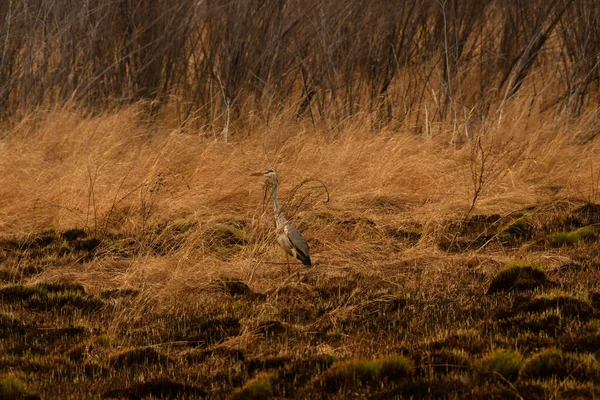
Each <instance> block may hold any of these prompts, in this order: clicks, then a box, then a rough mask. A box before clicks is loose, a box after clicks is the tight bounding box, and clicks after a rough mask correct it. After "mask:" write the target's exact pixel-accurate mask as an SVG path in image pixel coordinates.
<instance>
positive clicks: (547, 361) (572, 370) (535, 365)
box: [520, 349, 600, 381]
mask: <svg viewBox="0 0 600 400" xmlns="http://www.w3.org/2000/svg"><path fill="white" fill-rule="evenodd" d="M520 376H521V377H523V378H534V379H552V378H557V379H566V378H573V379H576V380H582V381H584V380H596V379H598V378H600V364H599V363H598V361H597V360H596V358H595V357H594V356H593V355H591V354H571V353H563V352H562V351H561V350H559V349H549V350H544V351H541V352H539V353H537V354H535V355H533V356H532V357H531V358H529V359H528V360H527V361H526V362H525V363H524V364H523V367H522V368H521V372H520Z"/></svg>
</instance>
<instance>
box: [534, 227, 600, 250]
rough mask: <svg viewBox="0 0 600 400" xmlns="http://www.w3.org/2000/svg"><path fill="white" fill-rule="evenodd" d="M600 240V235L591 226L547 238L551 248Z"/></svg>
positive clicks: (553, 234) (554, 234)
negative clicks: (599, 237) (599, 238)
mask: <svg viewBox="0 0 600 400" xmlns="http://www.w3.org/2000/svg"><path fill="white" fill-rule="evenodd" d="M596 240H598V233H597V232H596V230H595V229H594V228H593V227H591V226H584V227H583V228H579V229H577V230H575V231H571V232H557V233H552V234H550V235H548V236H546V242H547V243H548V245H549V246H550V247H563V246H575V245H577V244H579V243H581V242H588V243H589V242H594V241H596Z"/></svg>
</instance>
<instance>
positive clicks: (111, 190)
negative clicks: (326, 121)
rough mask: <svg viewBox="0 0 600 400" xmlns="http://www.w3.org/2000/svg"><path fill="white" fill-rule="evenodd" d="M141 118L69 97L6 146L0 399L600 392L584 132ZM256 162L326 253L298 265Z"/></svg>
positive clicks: (591, 162)
mask: <svg viewBox="0 0 600 400" xmlns="http://www.w3.org/2000/svg"><path fill="white" fill-rule="evenodd" d="M136 118H137V114H136V113H135V109H132V110H125V111H123V112H121V113H116V114H111V115H104V116H100V117H94V118H81V117H77V116H76V115H74V114H69V113H57V114H54V115H52V116H51V117H48V118H46V119H42V120H38V121H35V123H31V124H29V125H28V124H23V125H21V126H19V127H18V129H19V131H16V130H15V132H14V133H13V134H11V135H8V136H7V137H6V139H5V141H4V142H3V143H2V146H3V147H2V151H3V159H2V164H1V171H2V176H1V177H0V187H1V189H0V191H1V197H0V198H1V199H2V200H1V202H0V210H1V211H0V214H1V217H0V221H1V222H0V225H1V227H2V234H1V235H0V262H1V265H0V279H1V280H2V285H1V286H0V333H1V334H0V337H1V339H0V354H1V355H0V368H1V370H0V374H1V375H0V391H2V396H4V397H6V398H62V399H67V398H73V399H83V398H98V397H103V398H131V399H137V398H145V397H152V396H153V397H154V398H216V399H219V398H246V399H247V398H271V397H272V398H339V399H342V398H344V399H345V398H365V397H368V398H381V399H384V398H386V399H387V398H593V397H597V396H598V395H600V393H599V391H598V389H597V387H596V385H595V382H597V380H598V378H600V364H599V361H598V358H597V351H598V348H600V263H599V261H598V260H599V259H600V257H599V255H600V241H598V234H599V226H600V225H599V224H600V205H598V201H597V200H598V199H597V198H596V197H595V196H596V195H597V192H596V191H597V189H598V188H597V181H596V180H595V179H596V178H595V175H594V174H595V168H597V160H598V158H597V155H598V146H597V144H594V142H592V144H590V143H587V144H585V145H582V144H580V143H577V141H576V138H573V137H572V136H568V137H562V136H560V135H554V136H549V135H545V136H544V132H543V129H540V130H539V132H538V134H539V135H540V136H536V137H533V138H529V139H528V140H527V141H525V140H523V141H519V143H521V145H520V146H515V147H514V148H511V147H510V144H509V145H506V143H507V141H506V140H504V139H503V140H500V139H498V140H497V141H496V142H497V144H503V145H502V146H500V145H498V147H494V146H495V144H494V140H492V139H493V138H491V139H490V140H489V141H487V142H486V146H487V147H485V151H486V154H487V155H489V157H487V158H484V159H483V160H482V159H481V158H478V157H477V155H476V154H475V157H474V156H473V154H474V153H473V148H471V147H469V145H468V144H466V145H463V146H459V147H452V146H448V145H447V144H444V143H441V142H439V141H435V140H432V139H423V138H417V137H414V136H411V135H386V134H384V133H381V134H378V135H371V134H363V133H361V131H360V129H357V130H356V131H354V132H349V133H347V134H345V135H343V136H339V137H338V136H337V135H333V136H328V135H325V134H318V133H311V134H306V133H303V132H298V131H293V130H289V129H286V127H285V126H280V127H278V128H273V130H272V131H270V132H268V134H264V135H261V134H254V135H252V136H250V137H248V138H239V139H238V140H234V141H233V142H230V143H223V142H222V141H220V140H213V139H210V138H205V137H200V136H198V135H194V134H190V133H186V132H181V131H170V130H166V129H165V130H160V129H158V131H157V130H156V128H149V127H148V126H147V125H145V124H144V123H143V122H139V121H138V120H137V119H136ZM136 121H137V122H136ZM514 123H515V124H518V119H516V120H515V121H514ZM153 129H154V130H153ZM513 139H514V138H513ZM523 143H525V144H523ZM507 148H508V149H509V150H506V149H507ZM511 149H512V150H511ZM482 162H484V163H488V164H486V165H484V168H483V169H480V168H479V167H480V166H481V165H480V164H481V163H482ZM478 163H479V164H478ZM265 167H269V168H273V169H275V170H277V171H278V172H279V174H280V183H281V193H280V197H281V198H282V199H283V200H284V203H285V207H286V211H287V213H288V216H289V217H290V218H292V219H293V221H294V223H295V224H296V226H297V227H298V228H299V229H300V230H301V231H303V232H304V235H305V237H306V238H307V239H308V242H309V244H310V246H311V251H312V257H313V260H314V264H315V265H314V267H313V268H301V267H300V266H299V265H298V263H295V264H294V267H293V268H294V271H296V270H297V271H298V273H293V274H291V275H289V274H288V272H287V268H286V265H285V258H284V256H283V253H282V252H281V250H280V249H279V248H278V247H277V246H276V244H275V242H274V233H273V221H272V214H271V205H270V203H269V201H270V200H269V197H268V191H265V189H266V188H265V186H264V182H263V180H262V179H258V180H257V179H256V178H255V177H250V176H249V173H250V172H256V171H259V170H261V169H263V168H265ZM474 167H475V168H474ZM473 171H475V179H474V175H473V174H474V172H473ZM476 171H484V177H485V181H484V185H483V187H482V190H481V192H480V195H479V198H478V199H477V201H476V204H475V207H474V208H473V209H472V210H470V208H471V205H472V203H473V196H474V191H475V190H476V188H477V181H478V180H477V175H476V174H477V172H476ZM311 179H319V181H315V180H311ZM325 189H326V190H325ZM265 193H267V196H266V197H265ZM327 200H328V201H327ZM11 396H13V397H11Z"/></svg>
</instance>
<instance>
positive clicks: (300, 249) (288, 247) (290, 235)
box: [252, 169, 312, 266]
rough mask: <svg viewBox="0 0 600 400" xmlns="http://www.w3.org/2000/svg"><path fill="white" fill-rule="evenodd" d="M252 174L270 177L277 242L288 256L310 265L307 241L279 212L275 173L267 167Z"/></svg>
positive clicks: (277, 184) (277, 183)
mask: <svg viewBox="0 0 600 400" xmlns="http://www.w3.org/2000/svg"><path fill="white" fill-rule="evenodd" d="M252 175H253V176H264V177H266V178H270V179H271V181H272V183H273V184H272V185H271V197H272V199H273V207H274V209H275V229H276V235H277V243H278V244H279V246H281V248H283V250H284V251H285V252H286V254H287V255H288V256H292V257H296V258H297V259H298V260H300V261H302V264H304V265H306V266H311V265H312V263H311V261H310V252H309V250H308V243H307V242H306V240H305V239H304V236H302V233H300V231H299V230H298V229H296V228H294V226H292V224H291V223H290V222H289V221H288V220H287V219H286V218H285V216H284V215H283V213H282V212H281V207H280V206H279V199H278V198H277V187H278V186H279V182H278V181H277V174H276V173H275V171H273V170H271V169H267V170H265V171H264V172H257V173H255V174H252Z"/></svg>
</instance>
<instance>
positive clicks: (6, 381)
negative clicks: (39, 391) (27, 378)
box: [0, 376, 39, 400]
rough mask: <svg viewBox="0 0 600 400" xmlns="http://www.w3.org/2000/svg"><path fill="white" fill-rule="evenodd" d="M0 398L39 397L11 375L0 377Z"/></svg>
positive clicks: (13, 399) (6, 399) (10, 399)
mask: <svg viewBox="0 0 600 400" xmlns="http://www.w3.org/2000/svg"><path fill="white" fill-rule="evenodd" d="M0 399H3V400H4V399H5V400H17V399H23V400H25V399H39V396H38V395H36V394H34V393H33V392H32V391H30V390H28V389H27V388H26V387H25V384H23V382H21V381H20V380H18V379H17V378H15V377H12V376H5V377H1V378H0Z"/></svg>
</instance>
